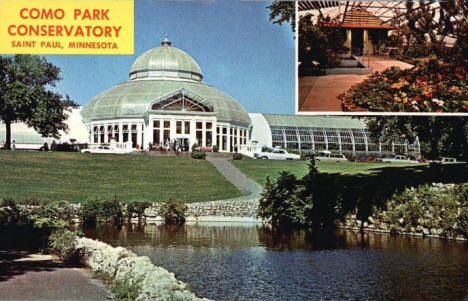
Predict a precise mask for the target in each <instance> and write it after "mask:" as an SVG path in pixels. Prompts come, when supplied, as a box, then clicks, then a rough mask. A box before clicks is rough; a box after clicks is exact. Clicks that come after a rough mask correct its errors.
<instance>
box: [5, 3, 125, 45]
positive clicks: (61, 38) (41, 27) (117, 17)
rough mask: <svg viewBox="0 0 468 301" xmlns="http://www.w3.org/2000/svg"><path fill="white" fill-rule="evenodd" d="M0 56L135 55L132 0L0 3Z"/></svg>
mask: <svg viewBox="0 0 468 301" xmlns="http://www.w3.org/2000/svg"><path fill="white" fill-rule="evenodd" d="M0 53H1V54H134V1H133V0H98V1H96V0H0Z"/></svg>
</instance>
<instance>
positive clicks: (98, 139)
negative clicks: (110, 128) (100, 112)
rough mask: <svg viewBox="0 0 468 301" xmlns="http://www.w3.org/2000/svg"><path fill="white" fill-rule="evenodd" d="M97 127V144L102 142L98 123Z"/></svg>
mask: <svg viewBox="0 0 468 301" xmlns="http://www.w3.org/2000/svg"><path fill="white" fill-rule="evenodd" d="M97 129H98V131H97V132H98V137H97V141H98V144H101V143H102V141H101V126H100V125H98V126H97Z"/></svg>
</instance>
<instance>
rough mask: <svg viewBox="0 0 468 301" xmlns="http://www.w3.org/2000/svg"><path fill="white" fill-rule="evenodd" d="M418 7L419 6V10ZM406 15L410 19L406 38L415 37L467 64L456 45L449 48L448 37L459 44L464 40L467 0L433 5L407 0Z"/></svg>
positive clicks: (418, 40)
mask: <svg viewBox="0 0 468 301" xmlns="http://www.w3.org/2000/svg"><path fill="white" fill-rule="evenodd" d="M416 8H417V9H416ZM404 18H405V20H406V21H407V22H406V25H405V26H402V28H403V29H406V30H407V32H406V34H405V35H406V36H407V40H408V41H411V40H414V41H415V42H416V43H417V44H419V45H424V46H425V47H426V48H429V49H431V50H432V51H434V53H435V54H437V56H438V57H443V58H445V59H450V60H453V59H455V60H460V61H461V62H462V63H466V56H463V55H461V56H460V55H459V53H458V49H457V47H453V48H452V49H448V48H447V47H446V46H445V42H446V38H447V37H450V38H453V39H454V40H455V41H456V43H457V44H459V43H462V42H464V41H465V44H466V32H464V31H463V28H466V26H467V24H468V22H467V18H468V2H467V1H465V0H447V1H442V2H439V3H438V6H437V7H435V8H434V7H433V6H431V5H430V4H429V3H427V1H419V2H415V1H414V2H411V1H410V2H407V3H406V12H405V14H404Z"/></svg>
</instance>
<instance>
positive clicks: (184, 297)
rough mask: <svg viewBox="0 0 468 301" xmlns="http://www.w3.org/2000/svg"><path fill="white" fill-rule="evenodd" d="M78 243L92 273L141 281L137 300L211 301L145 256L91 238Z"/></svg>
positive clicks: (135, 281)
mask: <svg viewBox="0 0 468 301" xmlns="http://www.w3.org/2000/svg"><path fill="white" fill-rule="evenodd" d="M76 242H77V248H78V249H79V250H80V254H81V256H82V259H83V261H84V262H85V263H86V265H87V266H89V267H90V268H91V269H92V270H93V271H95V272H98V271H99V272H105V273H107V274H109V275H110V276H111V277H113V279H114V281H125V280H129V281H130V284H135V283H137V282H138V284H140V285H141V287H142V289H141V293H140V295H139V296H138V298H137V299H136V300H138V301H149V300H152V301H153V300H154V301H165V300H180V301H192V300H193V301H198V300H200V301H202V300H206V301H208V299H202V298H198V297H197V296H196V295H195V294H193V293H192V292H191V291H190V289H189V287H188V285H187V284H185V283H183V282H182V281H180V280H177V279H176V278H175V276H174V274H173V273H170V272H168V271H167V270H165V269H164V268H162V267H157V266H155V265H153V263H152V262H151V260H150V259H149V258H148V257H146V256H137V255H136V254H135V253H133V252H131V251H129V250H127V249H125V248H122V247H117V248H113V247H112V246H110V245H108V244H105V243H103V242H100V241H96V240H92V239H88V238H77V240H76Z"/></svg>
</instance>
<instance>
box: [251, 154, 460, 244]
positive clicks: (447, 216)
mask: <svg viewBox="0 0 468 301" xmlns="http://www.w3.org/2000/svg"><path fill="white" fill-rule="evenodd" d="M426 169H427V170H426V171H424V172H425V173H426V176H427V177H429V178H427V179H425V181H428V180H431V179H432V178H433V177H436V175H434V173H433V170H432V169H433V167H426ZM383 172H384V173H383V174H382V175H381V176H380V177H379V176H375V175H362V176H356V175H353V176H349V175H340V174H327V173H320V172H318V171H317V168H316V167H315V162H314V161H313V160H311V164H310V166H309V172H308V174H306V175H305V176H304V177H303V178H302V179H297V178H296V177H295V176H294V175H292V174H290V173H287V172H282V173H281V174H280V177H279V178H278V179H277V180H276V181H275V182H272V181H270V179H268V180H267V185H266V187H265V190H264V192H263V195H262V197H261V199H260V201H259V210H258V215H259V217H261V218H263V219H265V220H266V221H268V222H270V223H271V224H272V226H273V227H276V228H285V227H286V228H290V227H306V228H308V227H334V226H336V225H340V226H348V227H352V228H356V227H358V228H361V229H364V228H366V229H376V230H385V231H392V232H395V233H407V232H410V233H414V234H421V235H439V236H442V237H451V238H461V237H464V238H468V234H467V233H468V192H467V191H468V184H467V183H464V184H448V185H443V184H440V185H439V186H440V187H439V186H437V185H436V186H428V185H427V184H424V183H422V184H417V183H419V182H418V181H416V180H414V182H412V183H408V181H409V180H407V179H405V177H403V176H402V172H401V171H400V170H399V169H398V170H396V171H395V172H397V173H398V172H399V176H400V177H401V178H403V179H405V180H404V181H403V180H402V181H399V180H398V179H396V178H394V176H395V175H394V174H393V173H392V171H391V170H386V169H384V170H383ZM421 172H423V171H421ZM438 177H444V175H443V174H439V175H438ZM384 179H385V180H384ZM410 186H414V187H416V188H408V187H410Z"/></svg>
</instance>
